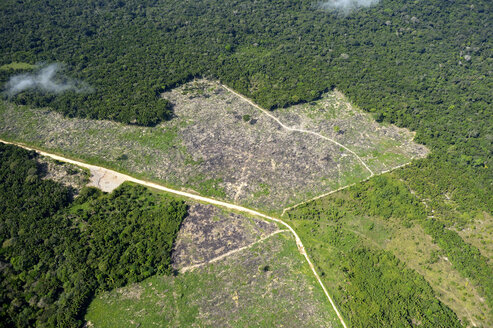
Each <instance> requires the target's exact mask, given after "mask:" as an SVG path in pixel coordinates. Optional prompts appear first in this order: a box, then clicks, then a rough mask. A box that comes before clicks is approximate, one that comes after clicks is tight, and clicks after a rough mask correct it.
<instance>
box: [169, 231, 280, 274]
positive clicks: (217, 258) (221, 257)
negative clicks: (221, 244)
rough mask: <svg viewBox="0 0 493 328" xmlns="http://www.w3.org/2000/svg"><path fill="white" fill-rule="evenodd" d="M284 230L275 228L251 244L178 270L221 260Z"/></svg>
mask: <svg viewBox="0 0 493 328" xmlns="http://www.w3.org/2000/svg"><path fill="white" fill-rule="evenodd" d="M286 231H288V230H286V229H282V230H277V231H274V232H273V233H271V234H268V235H267V236H265V237H263V238H260V239H259V240H256V241H254V242H253V243H251V244H248V245H245V246H242V247H239V248H236V249H233V250H231V251H229V252H227V253H224V254H222V255H219V256H218V257H215V258H213V259H211V260H209V261H205V262H200V263H197V264H192V265H189V266H186V267H183V268H181V269H180V270H178V271H179V272H182V273H183V272H187V271H191V270H193V269H196V268H200V267H202V266H204V265H207V264H209V263H214V262H217V261H219V260H222V259H223V258H225V257H228V256H231V255H233V254H236V253H238V252H241V251H242V250H244V249H247V248H251V247H253V246H255V245H256V244H258V243H261V242H263V241H264V240H266V239H269V238H270V237H272V236H274V235H277V234H278V233H282V232H286Z"/></svg>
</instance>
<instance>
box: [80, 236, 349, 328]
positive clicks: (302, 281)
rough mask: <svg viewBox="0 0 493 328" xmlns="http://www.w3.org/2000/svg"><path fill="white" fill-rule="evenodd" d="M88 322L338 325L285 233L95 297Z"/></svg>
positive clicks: (95, 324) (102, 326) (101, 326)
mask: <svg viewBox="0 0 493 328" xmlns="http://www.w3.org/2000/svg"><path fill="white" fill-rule="evenodd" d="M86 320H87V321H88V322H90V324H91V325H92V326H93V327H99V328H105V327H141V328H144V327H251V326H256V327H293V328H294V327H317V328H318V327H340V322H339V321H338V319H337V316H336V314H335V313H334V311H333V309H332V308H331V306H330V304H329V303H328V302H327V299H326V297H325V295H324V293H323V291H322V289H321V288H320V286H319V285H318V283H317V281H316V280H315V278H314V277H313V275H312V273H311V271H310V268H309V266H308V264H307V263H306V261H305V259H304V258H303V257H302V256H301V254H300V253H299V252H298V250H297V248H296V244H295V242H294V240H293V238H292V235H291V234H290V233H288V232H284V233H280V234H276V235H274V236H272V237H271V238H268V239H266V240H264V241H262V242H260V243H257V244H255V245H254V246H252V247H251V248H247V249H245V250H243V251H241V252H238V253H235V254H233V255H231V256H228V257H226V258H224V259H222V260H220V261H217V262H214V263H210V264H208V265H206V266H203V267H200V268H198V269H196V270H194V271H190V272H186V273H184V274H178V275H177V276H175V277H167V276H154V277H151V278H148V279H147V280H144V281H143V282H141V283H139V284H134V285H130V286H128V287H124V288H121V289H117V290H114V291H111V292H105V293H102V294H99V295H97V296H96V298H95V299H94V300H93V302H92V303H91V305H90V306H89V310H88V313H87V315H86Z"/></svg>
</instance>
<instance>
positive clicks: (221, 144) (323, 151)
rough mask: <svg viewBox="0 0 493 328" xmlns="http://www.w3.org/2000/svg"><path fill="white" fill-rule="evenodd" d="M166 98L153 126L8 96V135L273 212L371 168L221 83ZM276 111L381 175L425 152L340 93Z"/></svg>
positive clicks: (1, 131)
mask: <svg viewBox="0 0 493 328" xmlns="http://www.w3.org/2000/svg"><path fill="white" fill-rule="evenodd" d="M163 96H164V97H166V98H167V99H169V100H170V101H171V102H172V103H173V104H174V112H175V116H176V117H175V118H173V119H172V120H171V121H169V122H164V123H162V124H160V125H159V126H156V127H153V128H145V127H138V126H131V125H122V124H118V123H114V122H109V121H93V120H86V119H68V118H64V117H62V116H60V115H59V114H56V113H53V112H50V111H48V110H38V109H31V108H27V107H24V106H14V105H12V104H9V103H5V102H2V103H1V104H0V136H1V137H2V138H5V139H7V140H15V141H20V142H24V143H26V144H32V145H36V146H38V147H41V148H44V149H46V150H51V151H55V152H59V153H63V154H67V155H70V156H73V157H77V158H82V159H85V160H87V161H90V162H93V163H97V164H103V165H105V166H109V167H112V168H115V169H117V170H120V171H125V172H129V173H133V174H137V175H140V176H141V177H147V178H151V179H155V180H158V181H162V182H164V183H166V184H168V185H171V186H175V187H180V188H191V189H193V190H196V191H198V192H200V193H201V194H203V195H208V196H213V197H218V198H222V199H226V200H230V201H234V202H235V203H240V204H242V205H246V206H250V207H254V208H259V209H263V210H268V211H280V210H281V209H282V208H285V207H288V206H289V205H293V204H296V203H299V202H301V201H304V200H307V199H310V198H312V197H314V196H317V195H319V194H322V193H325V192H327V191H330V190H334V189H337V188H339V187H341V186H345V185H347V184H350V183H353V182H356V181H360V180H362V179H365V178H366V177H368V176H369V175H370V173H369V172H368V170H367V169H366V168H365V167H364V166H363V165H362V164H361V162H359V161H358V159H357V157H356V156H354V155H353V154H352V153H350V152H348V151H347V150H345V149H343V148H342V147H340V146H338V145H337V144H335V143H332V142H329V141H327V140H325V139H322V138H320V137H317V136H316V135H313V134H307V133H301V132H293V131H288V130H286V129H283V128H282V127H281V126H280V125H279V124H278V123H277V122H276V121H275V120H274V119H272V118H271V117H269V116H267V115H266V114H265V113H263V112H262V111H260V110H259V109H258V108H255V107H254V106H252V105H251V104H249V103H248V102H246V101H245V100H244V99H242V98H241V97H239V96H237V95H235V94H233V93H231V92H229V91H228V90H226V89H225V88H223V87H222V86H220V85H219V84H218V83H216V82H210V81H207V80H197V81H194V82H190V83H188V84H186V85H183V86H181V87H179V88H176V89H173V90H171V91H169V92H167V93H165V94H164V95H163ZM272 114H273V115H278V116H279V118H280V119H282V120H284V119H286V121H287V122H286V124H294V125H296V124H298V125H300V126H303V127H305V128H310V129H313V130H315V131H317V132H320V134H324V135H325V134H326V135H327V137H331V138H334V140H338V141H339V142H340V143H344V145H345V146H347V147H348V148H351V147H354V149H352V148H351V150H352V151H354V152H355V153H357V154H358V156H361V157H362V158H363V159H364V160H365V161H367V163H368V166H369V167H371V169H372V170H373V171H374V172H375V173H379V172H382V171H384V170H387V169H391V168H393V167H395V166H398V165H400V164H403V163H406V162H409V161H410V160H411V159H412V158H416V157H422V156H424V155H425V154H426V153H427V151H426V149H425V148H424V147H423V146H420V145H416V144H414V143H413V142H412V134H411V133H410V132H408V131H406V130H403V129H398V128H396V127H393V126H381V125H378V124H376V123H375V122H373V120H372V119H371V116H370V115H368V114H365V113H363V112H361V111H359V110H357V109H355V108H353V107H352V106H351V105H350V104H348V103H347V101H345V100H344V98H343V97H342V96H340V95H339V94H338V93H337V92H336V93H330V94H328V95H326V96H324V97H323V98H322V99H321V100H320V101H317V102H314V103H310V104H305V105H300V106H297V107H296V106H295V107H292V108H287V109H282V110H279V111H274V112H272ZM334 117H337V118H336V119H335V118H334ZM331 119H332V120H334V121H331ZM296 122H298V123H296ZM353 125H354V126H355V127H356V128H354V129H351V128H350V127H351V126H353ZM336 126H337V127H338V128H336ZM353 139H354V140H353Z"/></svg>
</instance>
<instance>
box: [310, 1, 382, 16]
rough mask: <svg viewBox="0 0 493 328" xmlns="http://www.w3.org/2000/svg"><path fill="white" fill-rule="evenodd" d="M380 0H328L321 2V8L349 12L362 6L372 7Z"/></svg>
mask: <svg viewBox="0 0 493 328" xmlns="http://www.w3.org/2000/svg"><path fill="white" fill-rule="evenodd" d="M379 1H380V0H328V1H324V2H321V3H320V4H319V6H320V8H322V9H326V10H333V11H341V12H345V13H348V12H350V11H352V10H355V9H358V8H361V7H370V6H373V5H375V4H377V3H378V2H379Z"/></svg>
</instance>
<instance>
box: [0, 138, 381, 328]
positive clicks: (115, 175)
mask: <svg viewBox="0 0 493 328" xmlns="http://www.w3.org/2000/svg"><path fill="white" fill-rule="evenodd" d="M0 142H3V143H5V144H12V145H16V146H18V147H22V148H24V149H28V150H34V151H36V152H37V153H39V154H41V155H43V156H47V157H51V158H53V159H55V160H58V161H61V162H66V163H71V164H74V165H77V166H80V167H84V168H87V169H89V170H90V171H91V175H92V172H98V174H99V175H98V182H97V186H101V185H106V183H105V182H104V181H102V180H103V179H104V178H105V177H106V178H107V179H111V180H113V181H116V182H118V184H121V183H122V182H124V181H130V182H134V183H137V184H140V185H143V186H146V187H150V188H154V189H157V190H161V191H165V192H168V193H171V194H175V195H179V196H183V197H186V198H190V199H194V200H197V201H200V202H204V203H207V204H212V205H216V206H220V207H224V208H227V209H230V210H235V211H239V212H243V213H248V214H250V215H254V216H258V217H261V218H264V219H266V220H270V221H274V222H277V223H279V224H281V225H283V226H285V227H286V228H287V229H288V230H289V231H290V232H291V233H292V234H293V236H294V238H295V241H296V245H297V246H298V250H299V252H300V253H301V254H302V255H303V256H304V257H305V259H306V261H307V262H308V265H309V266H310V268H311V270H312V272H313V275H314V276H315V278H316V279H317V281H318V283H319V284H320V286H321V287H322V289H323V291H324V293H325V296H326V297H327V299H328V300H329V302H330V304H331V305H332V308H333V309H334V311H335V313H336V314H337V316H338V318H339V321H340V322H341V324H342V326H343V327H344V328H347V326H346V323H345V322H344V319H343V317H342V315H341V313H340V312H339V310H338V309H337V307H336V305H335V303H334V301H333V299H332V297H331V296H330V295H329V293H328V291H327V289H326V288H325V285H324V284H323V282H322V280H321V279H320V276H319V275H318V273H317V271H316V270H315V266H314V265H313V263H312V261H311V260H310V258H309V257H308V254H307V252H306V250H305V247H304V246H303V243H302V242H301V239H300V237H299V236H298V234H297V233H296V231H294V229H293V228H291V226H290V225H289V224H287V223H286V222H284V221H283V220H281V219H278V218H274V217H271V216H268V215H265V214H263V213H260V212H257V211H255V210H251V209H249V208H246V207H243V206H239V205H235V204H230V203H227V202H223V201H219V200H216V199H213V198H208V197H203V196H200V195H196V194H192V193H189V192H184V191H180V190H175V189H171V188H168V187H164V186H162V185H159V184H157V183H154V182H149V181H145V180H141V179H136V178H134V177H131V176H129V175H126V174H123V173H120V172H116V171H114V170H110V169H106V168H104V167H100V166H95V165H91V164H87V163H84V162H80V161H77V160H73V159H70V158H66V157H62V156H59V155H55V154H51V153H47V152H45V151H42V150H38V149H35V148H31V147H28V146H25V145H23V144H18V143H12V142H8V141H4V140H1V139H0ZM372 173H373V172H372ZM110 177H111V178H110ZM114 185H115V184H113V185H112V187H113V186H114ZM115 188H116V187H115ZM113 189H114V188H113Z"/></svg>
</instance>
